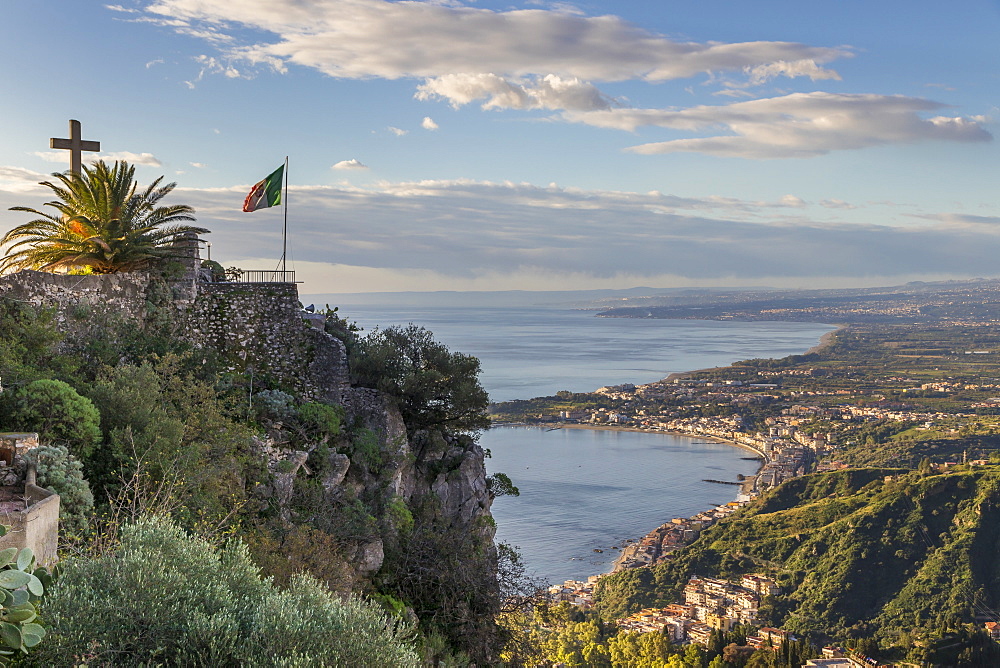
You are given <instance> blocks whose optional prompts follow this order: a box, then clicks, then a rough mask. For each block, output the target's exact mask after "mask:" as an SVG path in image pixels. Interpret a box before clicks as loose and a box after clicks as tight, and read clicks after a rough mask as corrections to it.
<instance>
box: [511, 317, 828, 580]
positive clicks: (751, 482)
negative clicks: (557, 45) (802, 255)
mask: <svg viewBox="0 0 1000 668" xmlns="http://www.w3.org/2000/svg"><path fill="white" fill-rule="evenodd" d="M846 328H847V325H843V324H838V325H835V329H832V330H831V331H829V332H826V333H825V334H823V335H822V336H821V337H820V339H819V341H818V342H817V344H816V345H814V346H812V347H811V348H809V349H808V350H806V351H805V353H802V354H804V355H808V354H812V353H816V352H819V351H821V350H823V349H824V348H826V347H827V346H829V345H830V344H831V343H832V342H833V338H834V336H835V335H836V334H837V333H838V332H840V331H842V330H844V329H846ZM731 366H732V364H729V365H726V366H718V367H710V368H707V369H696V370H694V371H687V372H682V373H671V374H670V375H668V376H667V377H666V378H664V379H663V380H662V381H660V382H670V381H673V380H676V379H680V378H686V377H688V376H690V375H691V374H695V373H699V372H701V371H713V370H718V369H726V368H730V367H731ZM547 424H549V425H551V424H558V425H559V426H558V427H555V429H590V430H601V431H625V432H637V433H644V434H664V435H667V436H675V437H683V438H689V439H692V440H694V439H699V440H703V441H708V442H713V443H722V444H725V445H729V446H732V447H735V448H739V449H741V450H745V451H749V452H752V453H753V454H754V455H756V457H759V458H760V465H759V466H758V467H757V472H756V473H755V474H754V475H753V476H748V477H746V478H745V479H744V481H743V482H742V483H738V484H739V485H740V493H742V494H746V493H747V492H749V491H751V490H754V489H755V488H756V481H757V477H758V475H759V474H760V471H761V470H762V469H763V468H764V466H765V465H766V464H767V462H768V460H769V458H768V456H767V455H766V454H764V453H762V452H760V451H759V450H757V449H756V448H753V447H750V446H748V445H745V444H743V443H739V442H737V441H733V440H730V439H726V438H721V437H718V436H710V435H702V434H691V433H687V432H682V431H676V430H662V429H642V428H639V427H620V426H618V425H610V424H581V423H547ZM497 426H501V425H497ZM504 426H512V427H513V426H517V427H537V428H544V427H545V426H546V425H543V424H539V425H531V424H527V423H507V424H506V425H504ZM549 428H550V429H552V428H551V427H549ZM737 498H739V495H737ZM640 540H641V539H640ZM624 559H625V552H624V551H622V552H619V554H618V556H617V557H616V558H615V560H614V561H613V562H612V564H611V568H610V569H609V570H607V571H605V572H604V573H602V574H601V576H603V575H611V574H614V573H617V572H619V571H620V570H622V569H621V564H622V563H623V562H624Z"/></svg>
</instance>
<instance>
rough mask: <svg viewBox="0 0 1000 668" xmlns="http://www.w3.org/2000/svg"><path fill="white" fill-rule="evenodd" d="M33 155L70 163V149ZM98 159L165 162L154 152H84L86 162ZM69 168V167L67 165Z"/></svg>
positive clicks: (149, 162) (50, 160)
mask: <svg viewBox="0 0 1000 668" xmlns="http://www.w3.org/2000/svg"><path fill="white" fill-rule="evenodd" d="M32 155H35V156H37V157H39V158H41V159H42V160H45V161H46V162H61V163H64V164H69V152H68V151H62V150H60V151H34V152H33V153H32ZM98 160H104V161H105V162H114V161H115V160H124V161H126V162H129V163H131V164H133V165H146V166H148V167H160V166H162V164H163V163H161V162H160V161H159V159H158V158H157V157H156V156H155V155H153V154H152V153H133V152H131V151H112V152H108V153H97V154H93V153H84V154H83V161H84V162H90V163H93V162H97V161H98ZM67 169H68V167H67Z"/></svg>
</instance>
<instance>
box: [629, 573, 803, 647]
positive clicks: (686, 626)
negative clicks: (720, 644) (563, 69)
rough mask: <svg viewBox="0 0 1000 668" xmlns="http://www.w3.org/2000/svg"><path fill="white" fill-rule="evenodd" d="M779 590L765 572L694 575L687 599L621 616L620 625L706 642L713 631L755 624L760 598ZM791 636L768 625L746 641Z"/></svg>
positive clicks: (775, 640)
mask: <svg viewBox="0 0 1000 668" xmlns="http://www.w3.org/2000/svg"><path fill="white" fill-rule="evenodd" d="M778 593H780V589H779V587H778V585H777V583H775V582H774V580H772V579H770V578H768V577H765V576H762V575H745V576H743V578H742V579H741V580H740V581H738V582H731V581H728V580H720V579H716V578H699V577H694V578H691V580H690V581H689V582H688V584H687V585H686V586H685V587H684V603H673V604H671V605H668V606H666V607H664V608H647V609H645V610H641V611H639V612H637V613H635V614H633V615H630V616H628V617H625V618H624V619H620V620H618V626H619V627H620V628H622V629H625V630H629V631H641V632H652V631H658V632H660V633H665V634H667V635H668V636H669V637H670V638H671V640H673V641H674V642H685V641H687V642H693V643H698V644H701V645H705V644H707V643H708V641H709V638H710V637H711V635H712V631H715V630H719V631H729V630H730V629H731V628H732V627H733V626H734V625H736V624H748V625H752V624H754V623H755V622H756V621H757V610H758V609H759V608H760V601H761V599H762V598H764V597H765V596H773V595H775V594H778ZM790 637H791V636H789V634H788V633H786V632H785V631H782V630H780V629H772V628H767V627H765V628H763V629H761V630H760V632H759V633H758V634H757V635H756V636H753V637H750V638H747V643H748V644H749V645H750V646H752V647H763V646H765V645H767V644H768V643H769V642H770V643H771V644H772V645H773V646H778V645H780V644H781V641H782V640H785V639H788V638H790ZM792 639H794V638H792Z"/></svg>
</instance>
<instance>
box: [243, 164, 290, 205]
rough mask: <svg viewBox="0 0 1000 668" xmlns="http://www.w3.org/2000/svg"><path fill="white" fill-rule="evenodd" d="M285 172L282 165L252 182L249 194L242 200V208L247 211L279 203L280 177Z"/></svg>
mask: <svg viewBox="0 0 1000 668" xmlns="http://www.w3.org/2000/svg"><path fill="white" fill-rule="evenodd" d="M284 173H285V166H284V165H282V166H281V167H278V168H277V169H276V170H274V171H273V172H271V175H270V176H268V177H267V178H265V179H264V180H262V181H258V182H257V183H256V184H254V187H253V188H251V189H250V194H249V195H247V198H246V199H245V200H244V201H243V210H244V211H245V212H247V213H250V212H251V211H256V210H257V209H266V208H267V207H269V206H274V205H275V204H281V177H282V175H283V174H284Z"/></svg>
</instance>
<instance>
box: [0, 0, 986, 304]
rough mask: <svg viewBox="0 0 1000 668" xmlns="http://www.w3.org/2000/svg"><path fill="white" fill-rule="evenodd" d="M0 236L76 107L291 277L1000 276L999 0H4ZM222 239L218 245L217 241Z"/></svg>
mask: <svg viewBox="0 0 1000 668" xmlns="http://www.w3.org/2000/svg"><path fill="white" fill-rule="evenodd" d="M4 9H5V17H4V18H5V25H7V28H6V29H5V35H6V36H5V38H4V43H3V45H2V46H0V53H2V54H3V57H4V60H5V61H6V62H5V63H4V67H3V68H2V70H0V87H2V90H3V91H4V94H3V95H2V96H0V114H2V116H0V117H2V119H3V123H4V127H5V130H4V133H3V134H4V141H3V142H2V144H0V232H6V231H7V230H9V229H11V228H13V227H15V226H16V225H19V224H21V223H23V222H27V220H28V219H30V217H28V216H26V215H25V214H23V213H19V212H11V211H8V210H7V209H8V207H10V206H15V205H23V206H30V207H43V204H44V202H46V201H48V200H49V199H51V197H50V195H51V193H50V192H49V191H48V190H47V189H46V188H44V187H43V186H40V185H39V182H40V181H43V180H45V179H46V178H49V175H50V174H51V173H52V172H58V171H63V170H65V169H68V153H67V152H66V151H61V150H51V149H49V148H48V147H49V138H51V137H60V138H61V137H66V136H68V135H67V132H68V128H67V123H68V120H69V119H71V118H72V119H78V120H79V121H81V123H82V126H83V138H84V139H88V140H97V141H100V142H101V148H102V152H101V153H100V154H92V153H90V154H84V155H85V160H86V161H90V160H93V159H98V158H100V159H105V160H116V159H124V160H128V161H129V162H131V163H133V164H136V165H137V166H138V167H137V177H138V179H139V181H140V182H141V183H143V184H146V183H149V182H151V181H152V180H153V179H155V178H157V177H158V176H161V175H163V176H165V177H166V181H176V183H177V188H176V190H175V191H174V192H173V193H172V194H171V195H170V196H169V198H168V199H167V200H165V202H164V203H185V204H190V205H192V206H193V207H195V209H196V211H197V216H198V223H197V224H198V225H201V226H203V227H206V228H208V229H210V230H211V231H212V232H211V234H209V235H206V237H205V238H206V240H207V241H209V242H211V254H212V259H213V260H217V261H219V262H221V263H222V264H223V265H225V266H227V267H228V266H240V267H243V268H245V269H273V268H275V267H276V266H277V263H278V258H279V257H280V255H281V248H282V244H281V228H282V221H283V211H282V209H281V208H280V207H274V208H270V209H264V210H259V211H255V212H253V213H243V212H242V211H241V207H242V203H243V199H244V197H245V196H246V194H247V192H248V190H249V189H250V187H251V186H252V184H254V183H255V182H257V181H258V180H260V179H262V178H264V177H265V176H267V175H268V174H269V173H271V172H272V171H273V170H274V169H275V168H277V167H278V166H279V165H280V164H282V162H283V161H284V159H285V156H288V159H289V174H288V176H289V191H288V193H287V204H288V229H289V235H288V249H289V250H288V260H289V268H290V269H292V268H294V269H295V270H296V272H297V278H298V279H299V280H302V281H304V285H303V286H302V288H301V289H302V292H303V293H304V294H309V293H331V292H372V291H409V290H414V291H432V290H514V289H517V290H569V289H600V288H628V287H633V286H651V287H658V288H670V287H692V286H705V287H711V286H726V287H734V286H774V287H788V288H800V287H801V288H811V287H849V286H870V285H893V284H899V283H904V282H907V281H912V280H947V279H959V278H971V277H993V276H996V275H998V274H1000V270H998V268H997V267H998V258H1000V203H998V193H1000V146H998V142H997V141H995V137H996V135H997V133H998V132H1000V128H998V119H1000V108H998V107H1000V40H998V39H997V35H1000V0H965V1H963V2H956V3H947V4H942V3H940V2H934V3H931V2H927V1H924V0H909V1H907V2H902V1H896V0H875V1H873V0H864V1H861V0H837V1H835V2H831V1H827V2H802V1H801V0H797V1H796V2H790V1H789V2H785V1H783V0H773V1H771V0H769V1H768V2H747V1H746V0H684V1H678V0H629V1H627V2H608V1H606V0H600V1H597V0H595V1H590V2H577V3H569V2H545V1H541V0H527V1H520V2H493V1H492V0H481V1H478V2H477V1H472V0H466V1H460V0H430V1H412V2H386V1H385V0H290V1H286V2H279V1H276V0H268V1H265V0H118V2H116V3H113V4H108V3H102V2H92V1H91V0H74V1H72V2H71V1H69V0H31V1H28V0H10V1H9V2H6V3H4ZM206 250H207V249H206Z"/></svg>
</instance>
